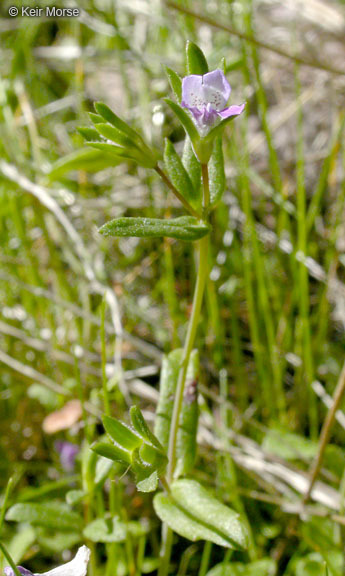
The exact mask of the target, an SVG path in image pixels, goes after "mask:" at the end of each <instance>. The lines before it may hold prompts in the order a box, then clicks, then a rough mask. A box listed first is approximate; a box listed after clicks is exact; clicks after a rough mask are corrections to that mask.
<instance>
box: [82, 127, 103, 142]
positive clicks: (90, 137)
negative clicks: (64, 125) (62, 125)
mask: <svg viewBox="0 0 345 576" xmlns="http://www.w3.org/2000/svg"><path fill="white" fill-rule="evenodd" d="M77 130H78V132H79V134H81V135H82V137H83V138H84V139H85V140H86V141H87V142H94V141H96V142H97V141H99V142H103V138H102V137H101V136H100V134H99V132H98V131H97V130H96V128H93V127H92V126H79V128H77Z"/></svg>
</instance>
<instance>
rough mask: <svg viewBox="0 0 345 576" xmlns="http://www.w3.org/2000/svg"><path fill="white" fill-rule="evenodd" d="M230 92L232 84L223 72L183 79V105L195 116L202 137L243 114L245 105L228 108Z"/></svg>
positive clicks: (194, 75) (215, 71)
mask: <svg viewBox="0 0 345 576" xmlns="http://www.w3.org/2000/svg"><path fill="white" fill-rule="evenodd" d="M230 92H231V87H230V84H229V82H228V81H227V79H226V78H225V75H224V73H223V72H222V71H221V70H213V72H208V73H207V74H204V75H203V76H198V75H196V74H191V75H190V76H186V77H185V78H183V80H182V102H181V104H182V106H183V107H184V108H187V109H188V110H189V111H190V112H191V113H192V114H193V117H194V121H195V123H196V125H197V128H198V129H199V131H200V133H201V134H202V135H205V134H206V133H207V132H208V131H209V129H210V128H211V127H212V126H213V125H215V124H217V123H219V122H220V121H221V120H223V119H225V118H229V117H230V116H238V115H239V114H241V113H242V112H243V110H244V107H245V104H241V105H234V106H228V107H227V106H226V104H227V102H228V100H229V96H230Z"/></svg>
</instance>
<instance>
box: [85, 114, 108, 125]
mask: <svg viewBox="0 0 345 576" xmlns="http://www.w3.org/2000/svg"><path fill="white" fill-rule="evenodd" d="M89 116H90V120H91V121H92V122H93V123H94V124H103V123H104V118H103V116H101V115H100V114H95V113H94V112H89Z"/></svg>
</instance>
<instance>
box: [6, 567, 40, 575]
mask: <svg viewBox="0 0 345 576" xmlns="http://www.w3.org/2000/svg"><path fill="white" fill-rule="evenodd" d="M17 570H18V572H20V573H21V575H22V576H33V573H32V572H30V570H28V569H27V568H23V566H17ZM4 574H5V576H15V573H14V570H12V568H11V567H10V566H5V568H4Z"/></svg>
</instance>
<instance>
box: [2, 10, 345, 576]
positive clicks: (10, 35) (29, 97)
mask: <svg viewBox="0 0 345 576" xmlns="http://www.w3.org/2000/svg"><path fill="white" fill-rule="evenodd" d="M29 4H30V2H27V3H26V5H29ZM12 5H17V6H18V7H19V8H20V7H21V5H22V4H21V3H16V2H13V1H12V2H10V1H7V0H6V1H3V2H2V5H1V8H0V11H1V16H2V18H1V21H0V37H1V42H0V219H1V224H0V235H1V251H0V280H1V281H0V301H1V310H0V342H1V345H0V365H1V380H0V398H1V403H0V434H1V439H0V450H1V454H0V456H1V459H0V469H1V477H0V487H1V488H4V487H5V485H6V482H7V479H8V477H9V475H10V474H14V479H15V492H14V496H13V498H14V500H15V499H16V498H18V497H21V495H23V494H24V498H25V494H26V492H25V491H26V490H28V489H29V487H30V488H38V487H42V485H46V483H47V479H49V480H50V481H51V482H53V481H56V480H58V479H61V477H62V476H63V474H62V473H61V470H59V463H58V457H57V454H56V453H55V452H54V448H53V446H54V438H55V437H53V438H52V437H50V436H48V435H47V434H45V433H44V431H43V430H42V422H43V419H44V417H45V416H46V415H47V414H48V413H49V412H51V411H53V410H56V409H58V408H60V407H62V406H63V405H64V404H65V402H66V400H67V399H70V398H80V399H81V400H82V402H89V403H91V405H92V406H93V409H94V411H95V410H96V411H101V410H102V361H101V356H102V351H101V336H100V326H101V307H102V301H103V299H104V297H105V298H106V299H107V304H106V307H105V329H106V372H107V378H108V379H109V382H110V384H109V383H108V385H109V389H110V390H111V395H112V400H113V411H114V414H116V415H117V416H120V417H122V416H123V414H125V413H126V409H127V408H126V402H127V400H128V397H129V396H131V397H132V400H133V399H135V401H136V402H137V403H140V405H141V406H142V407H143V408H144V409H146V411H147V413H148V415H149V414H150V413H151V414H152V411H153V408H154V403H155V401H156V398H157V384H158V376H159V366H160V360H161V355H162V353H164V352H168V351H169V350H170V349H172V348H173V347H178V346H180V345H181V343H182V342H183V338H184V335H185V329H186V321H187V318H188V314H189V311H190V301H191V295H192V290H193V286H194V279H195V270H194V266H193V252H192V248H191V246H190V245H189V244H184V243H182V242H181V243H180V242H172V241H169V240H165V241H164V242H161V241H158V240H152V241H149V240H139V239H134V238H133V239H127V238H126V239H119V240H115V241H114V240H110V239H105V238H102V237H100V236H99V235H98V233H97V229H98V227H99V226H100V225H102V224H103V223H104V222H105V221H107V220H109V219H111V218H114V217H116V216H120V215H127V216H134V215H146V216H148V217H152V216H158V217H163V216H168V215H170V214H171V213H174V214H175V213H176V215H179V214H180V213H181V210H180V207H179V206H177V205H176V204H175V203H174V201H173V200H172V198H171V196H168V195H167V192H166V190H164V187H163V184H162V183H161V182H160V181H159V180H158V179H157V177H156V175H155V174H154V173H149V172H146V171H144V170H143V169H140V168H137V167H135V166H133V165H121V166H117V167H115V168H113V169H107V170H103V171H102V170H101V171H95V172H94V171H92V170H91V171H90V170H89V168H90V167H89V166H87V167H86V170H82V171H81V170H79V171H73V170H67V169H66V167H65V165H64V164H63V162H61V159H62V158H64V157H66V156H67V155H69V154H71V153H73V151H75V150H77V149H79V148H80V147H82V146H83V140H82V137H81V136H80V135H79V134H78V132H77V130H76V128H77V127H78V126H81V125H87V124H88V123H89V121H88V117H87V112H88V111H91V110H92V108H93V101H95V100H99V99H101V100H103V101H104V102H106V103H107V104H108V105H109V106H110V107H112V108H113V109H114V110H115V111H116V112H117V113H118V114H119V115H120V116H121V117H123V118H125V119H126V120H128V121H129V122H130V123H132V124H133V125H134V126H136V127H137V128H139V129H140V130H141V132H142V133H143V134H144V135H145V137H146V138H147V140H148V141H150V142H151V143H152V144H153V145H154V146H156V147H158V148H159V147H162V142H163V138H164V137H165V136H168V137H169V138H171V139H172V141H173V142H174V143H175V144H176V147H177V149H179V143H182V140H183V137H184V134H183V132H182V129H181V128H180V127H179V126H178V125H177V124H176V121H175V118H173V117H172V114H171V112H170V111H169V110H168V108H167V106H166V105H165V104H164V101H163V97H164V96H166V95H170V89H169V87H168V82H167V80H166V78H165V74H164V70H163V67H164V66H165V65H167V66H169V67H171V68H173V69H175V70H176V71H177V72H178V73H179V74H180V75H182V76H183V74H184V46H185V42H186V41H187V40H193V41H195V42H197V43H198V44H199V45H200V46H201V48H202V49H203V50H204V52H205V54H206V55H207V57H208V60H209V63H210V68H211V69H212V68H216V67H217V66H218V65H219V63H220V61H221V58H223V57H225V59H226V65H227V77H228V79H229V81H230V84H231V86H232V96H231V103H236V104H240V103H241V102H243V101H246V102H247V106H246V114H245V118H243V117H241V118H240V119H239V120H237V121H236V122H234V123H233V124H232V125H231V128H230V129H228V130H227V132H226V136H225V141H224V152H225V158H226V166H227V172H226V175H227V190H226V193H225V196H224V199H223V201H222V204H221V206H220V207H219V209H218V210H217V211H216V212H215V214H214V217H213V243H212V250H211V255H210V270H211V273H210V278H209V280H208V284H207V292H206V301H205V308H204V314H203V319H202V324H201V327H200V331H199V337H198V342H199V346H200V347H201V350H202V354H201V358H202V380H201V387H200V390H201V393H202V404H201V408H202V415H203V418H204V420H203V426H204V429H203V433H202V434H201V435H200V443H201V448H200V451H201V457H200V460H199V465H198V467H197V476H198V477H200V479H201V480H202V481H203V482H205V483H206V484H209V485H210V486H213V487H215V488H216V490H217V491H218V492H219V494H222V498H223V499H224V500H225V501H228V502H230V503H232V505H235V506H236V507H237V508H241V509H242V508H243V509H246V511H247V516H248V518H249V522H250V524H251V525H252V530H253V540H252V545H251V549H250V552H249V556H250V558H251V559H255V558H258V557H261V556H265V555H267V554H269V555H270V556H271V557H272V558H274V559H275V560H277V562H278V564H279V566H280V567H281V568H280V569H281V570H285V568H286V566H292V568H288V569H289V570H291V572H288V573H291V574H295V572H294V571H293V570H294V569H295V568H294V566H295V565H294V564H291V558H294V555H297V557H298V558H299V557H301V556H302V555H303V554H305V553H312V552H313V553H319V552H320V543H319V542H320V537H319V535H320V534H319V533H320V531H322V530H324V525H325V524H324V522H326V520H325V516H326V517H329V516H332V514H333V515H334V514H338V515H339V514H340V511H341V508H339V506H340V505H339V500H338V499H339V497H340V496H339V492H337V490H338V487H339V483H340V481H341V478H342V476H343V469H344V464H345V451H344V449H343V444H344V439H345V435H344V427H345V424H344V420H345V416H344V415H343V413H342V412H340V413H339V414H338V423H337V424H336V425H335V428H334V435H333V438H332V441H333V445H332V446H329V447H328V451H327V452H326V460H325V467H324V470H323V471H322V476H321V479H322V480H323V482H324V484H323V488H322V489H323V490H324V491H325V494H327V495H328V497H329V500H328V501H327V503H326V504H325V501H324V500H322V498H321V501H320V499H319V502H318V504H316V505H315V506H318V508H317V509H318V510H319V509H320V507H321V508H322V507H323V508H322V510H323V512H322V514H323V519H322V522H320V523H319V524H318V522H317V521H315V522H314V520H313V522H314V523H313V524H312V527H311V526H310V523H309V524H308V523H304V524H303V523H299V521H296V518H297V519H298V515H299V513H300V509H299V501H300V497H301V493H302V492H303V489H302V488H303V481H304V480H303V479H304V478H305V477H304V476H303V474H304V471H305V470H307V469H308V466H309V464H310V461H311V458H312V457H313V456H314V455H315V453H316V446H317V445H316V441H317V439H318V436H319V432H320V427H321V425H322V423H323V421H324V418H325V415H326V412H327V402H328V405H329V396H331V395H332V394H333V391H334V388H335V385H336V382H337V379H338V376H339V373H340V370H341V368H342V365H343V362H344V350H345V348H344V329H345V285H344V277H345V270H344V267H345V225H344V222H345V219H344V216H345V207H344V203H345V186H344V166H345V164H344V161H345V149H344V105H343V104H344V91H345V80H344V71H345V67H344V55H345V44H344V30H345V15H344V10H343V3H342V2H340V0H339V1H336V0H334V1H325V0H307V1H306V2H304V3H301V2H297V1H294V0H289V1H287V2H284V3H281V2H278V1H275V0H253V1H252V2H251V1H249V0H238V1H234V2H231V1H228V0H212V2H210V1H209V2H206V1H203V0H200V1H191V0H190V1H184V2H176V3H175V2H160V1H158V0H151V1H150V2H148V1H146V0H131V1H130V2H124V1H122V0H98V1H96V0H95V1H93V0H85V1H84V2H82V3H79V8H80V11H81V15H80V17H78V18H69V19H58V18H55V19H51V18H45V17H41V18H21V17H18V18H10V17H9V16H8V9H9V7H10V6H12ZM46 5H50V6H52V5H54V3H52V2H45V3H41V4H40V6H46ZM32 6H36V4H35V3H32ZM59 6H69V4H68V3H67V2H66V3H64V2H62V3H61V4H59ZM327 399H328V400H327ZM87 420H88V419H87V417H85V421H87ZM88 425H89V426H90V429H89V431H88V432H87V434H89V435H90V436H93V435H94V434H95V430H94V428H95V424H94V423H92V422H91V424H88ZM84 433H85V429H83V424H81V425H80V426H79V427H78V426H76V427H74V429H72V430H71V431H70V433H69V435H68V433H67V436H66V434H65V433H63V436H64V437H65V436H66V437H70V438H71V437H72V438H73V439H74V441H77V442H79V443H80V442H81V439H82V438H83V436H84ZM215 447H216V448H217V449H218V451H217V452H215V450H214V448H215ZM230 455H231V456H230ZM233 462H235V467H234V463H233ZM215 464H216V468H215ZM284 467H285V468H284ZM235 468H236V472H235ZM215 470H216V473H215ZM61 474H62V476H61ZM294 474H295V475H297V476H296V477H295V476H293V475H294ZM236 476H238V478H239V480H238V478H237V479H236ZM66 489H67V488H66ZM121 490H122V491H125V493H126V499H125V504H124V505H125V507H126V509H127V514H128V516H129V517H135V518H139V517H141V518H143V517H147V518H148V519H149V520H150V521H151V522H153V524H152V526H153V528H154V529H153V532H154V533H152V534H151V536H150V537H149V546H150V550H151V552H152V557H155V556H156V554H157V538H159V532H158V531H157V529H156V528H155V526H156V525H155V521H154V519H153V516H152V511H151V510H150V507H149V504H148V502H149V501H148V500H146V499H143V498H142V496H140V498H139V497H138V496H136V495H135V494H134V493H133V490H132V487H131V486H130V485H127V480H123V481H122V488H121ZM57 493H58V494H59V495H60V496H61V495H62V497H63V494H64V492H63V490H62V492H59V491H58V492H57ZM15 495H16V496H15ZM330 502H331V504H330ZM332 503H333V504H332ZM332 506H333V507H332ZM339 510H340V511H339ZM327 521H328V520H327ZM342 523H343V517H342V521H341V522H340V521H339V519H338V520H337V519H335V520H334V518H333V520H332V521H331V520H330V526H331V533H332V534H333V535H334V538H333V539H332V538H331V537H330V540H331V543H329V544H328V548H327V549H331V550H335V551H336V552H337V553H338V551H339V550H340V546H341V544H340V543H341V539H340V536H339V533H338V531H339V528H338V527H339V525H341V524H342ZM314 524H315V525H316V528H315V526H314ZM9 530H10V532H9V534H10V536H11V538H12V537H13V536H15V533H16V529H15V527H14V526H13V525H11V528H9ZM313 530H316V532H313ZM315 534H317V535H318V536H315ZM296 542H297V543H298V545H297V546H296ZM63 548H64V545H62V547H61V550H62V549H63ZM67 548H68V546H67ZM214 548H216V547H214ZM202 550H203V548H202V545H201V544H200V545H193V546H189V545H188V543H187V542H180V541H179V543H178V551H179V552H183V553H184V555H183V556H182V560H183V561H184V562H185V563H186V562H187V567H186V568H184V564H183V562H182V563H181V565H182V568H181V565H180V569H179V570H180V571H179V574H184V573H190V574H197V573H198V569H197V566H198V561H200V558H203V559H204V560H203V561H204V565H205V566H206V569H207V566H208V565H210V566H212V562H213V563H214V562H215V561H216V560H217V559H218V560H219V559H221V557H222V552H221V551H220V550H218V549H216V550H213V551H212V550H210V549H209V547H208V545H206V551H205V549H204V551H203V556H201V555H202ZM51 551H52V550H51V548H49V545H47V542H46V543H45V545H44V544H42V542H41V543H40V541H39V538H38V540H37V538H36V536H35V538H34V539H33V541H32V542H30V544H29V545H28V546H27V547H26V548H25V551H24V552H25V553H26V554H28V557H29V558H30V557H35V556H36V555H38V557H40V554H43V556H44V554H46V556H47V558H48V557H49V556H50V555H51ZM176 554H177V556H178V553H176ZM207 554H209V555H211V558H212V560H210V561H209V560H207ZM212 554H213V556H212ZM66 557H67V556H66ZM206 561H207V562H206ZM289 562H290V564H289ZM38 565H39V567H41V565H40V564H38ZM153 565H154V563H153ZM188 566H189V568H188ZM201 568H202V566H201ZM127 569H128V572H129V573H131V572H130V568H128V566H127V568H126V563H125V564H124V568H123V570H124V572H123V573H126V570H127ZM202 569H203V568H202ZM183 570H185V572H183ZM334 570H336V568H335V569H334ZM186 571H187V572H186ZM118 573H121V572H118ZM138 573H139V572H138ZM205 573H206V571H204V572H202V571H200V572H199V574H201V575H202V574H205ZM279 573H283V572H279ZM334 573H335V574H337V572H334ZM296 574H297V572H296ZM298 574H304V572H300V573H298Z"/></svg>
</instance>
